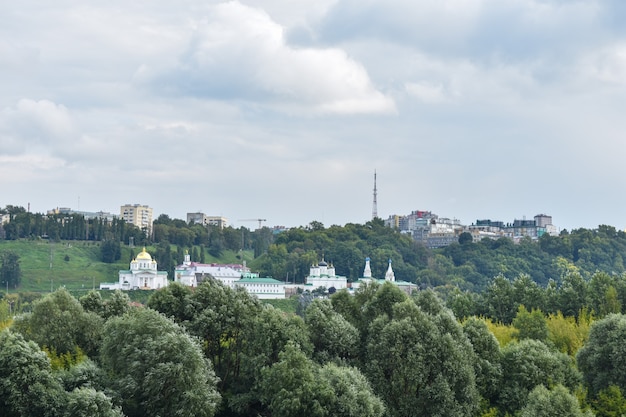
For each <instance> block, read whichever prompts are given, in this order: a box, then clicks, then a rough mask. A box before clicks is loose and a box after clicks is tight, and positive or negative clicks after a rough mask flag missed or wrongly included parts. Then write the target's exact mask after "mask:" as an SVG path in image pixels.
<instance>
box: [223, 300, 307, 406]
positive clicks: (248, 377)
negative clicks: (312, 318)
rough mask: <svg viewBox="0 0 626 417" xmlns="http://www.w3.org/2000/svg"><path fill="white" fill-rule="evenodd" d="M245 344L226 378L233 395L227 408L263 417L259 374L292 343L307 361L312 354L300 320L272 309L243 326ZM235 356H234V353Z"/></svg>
mask: <svg viewBox="0 0 626 417" xmlns="http://www.w3.org/2000/svg"><path fill="white" fill-rule="evenodd" d="M241 339H243V340H244V341H245V343H243V345H242V349H241V353H240V354H239V355H238V356H237V357H236V360H237V361H238V363H237V364H236V366H235V367H234V368H235V370H234V372H233V375H232V376H229V378H228V379H229V381H231V382H230V383H229V384H228V387H227V388H226V389H225V391H226V390H228V391H229V392H230V393H232V396H231V397H230V398H229V401H228V405H229V407H230V409H231V410H233V411H235V412H237V413H239V414H242V415H248V416H257V415H264V414H265V413H266V412H267V404H266V405H263V404H262V403H261V400H260V399H261V397H262V395H261V389H262V387H261V386H260V382H261V379H262V376H261V373H262V370H263V369H266V368H268V367H270V366H272V365H273V364H275V363H277V362H279V360H280V353H281V352H283V351H284V350H285V349H286V346H287V345H288V344H289V343H291V344H293V345H295V346H298V347H299V350H300V352H302V353H303V354H304V355H306V356H307V357H309V356H310V354H311V352H312V351H313V346H312V345H311V342H310V341H309V332H308V329H307V328H306V325H305V324H304V321H303V320H302V318H300V317H299V316H296V315H286V314H284V313H283V312H282V311H280V310H278V309H275V308H274V307H272V306H271V305H264V306H263V309H262V311H261V312H260V313H259V314H257V315H255V316H254V317H253V318H251V320H250V321H249V322H248V323H247V324H246V325H245V327H244V329H243V332H242V337H241ZM235 353H236V352H235Z"/></svg>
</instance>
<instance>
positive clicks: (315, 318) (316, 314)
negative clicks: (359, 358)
mask: <svg viewBox="0 0 626 417" xmlns="http://www.w3.org/2000/svg"><path fill="white" fill-rule="evenodd" d="M305 322H306V324H307V326H308V328H309V333H310V334H311V342H313V346H314V347H315V354H316V358H317V359H318V361H319V362H320V363H325V362H329V361H333V360H334V361H338V362H341V361H347V360H350V359H351V358H354V357H355V356H356V354H358V350H357V346H358V343H359V331H358V330H357V328H356V327H354V326H353V325H352V324H350V323H349V322H348V321H347V320H346V319H345V318H343V316H342V315H341V314H339V313H337V312H336V311H334V310H333V306H332V304H331V302H330V300H321V299H317V300H315V301H313V303H312V304H311V305H309V307H308V308H307V309H306V315H305Z"/></svg>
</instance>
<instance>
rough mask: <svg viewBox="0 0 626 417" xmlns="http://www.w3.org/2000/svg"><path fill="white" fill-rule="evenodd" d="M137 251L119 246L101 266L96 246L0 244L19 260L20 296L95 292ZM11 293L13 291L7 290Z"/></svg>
mask: <svg viewBox="0 0 626 417" xmlns="http://www.w3.org/2000/svg"><path fill="white" fill-rule="evenodd" d="M146 249H147V250H148V252H150V253H152V254H155V253H156V251H157V249H156V247H152V246H148V247H147V248H146ZM140 250H141V248H137V247H135V248H130V247H127V246H122V248H121V252H122V254H121V258H120V260H119V261H117V262H115V263H111V264H108V263H104V262H101V260H100V244H99V243H97V242H89V241H61V242H53V241H48V240H0V252H3V251H13V252H15V253H16V254H18V256H19V257H20V260H19V263H20V269H21V271H22V281H21V285H20V286H19V288H17V290H18V291H20V292H24V291H34V292H48V291H50V289H51V288H55V289H56V288H59V287H61V286H64V287H66V288H67V289H69V290H82V289H84V290H89V289H92V288H98V287H99V285H100V283H101V282H113V281H117V279H118V271H119V270H120V269H128V265H129V262H130V260H131V257H132V256H134V255H135V254H137V253H138V252H139V251H140ZM172 252H173V253H176V247H175V246H172ZM244 258H245V259H251V258H252V255H251V254H250V253H244ZM158 261H159V259H158V258H157V262H158ZM206 262H207V263H213V262H215V263H239V262H241V260H240V259H239V258H237V253H235V252H233V251H223V253H222V256H220V257H219V258H216V257H213V256H210V255H209V254H207V255H206ZM159 269H160V268H159ZM171 278H172V277H171V276H170V279H171ZM11 290H16V289H12V288H9V291H11Z"/></svg>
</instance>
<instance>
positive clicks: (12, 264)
mask: <svg viewBox="0 0 626 417" xmlns="http://www.w3.org/2000/svg"><path fill="white" fill-rule="evenodd" d="M0 264H1V265H0V283H3V284H6V285H7V288H8V287H11V288H15V287H17V286H18V285H19V284H20V281H21V280H22V270H21V268H20V257H19V256H18V255H17V254H16V253H15V252H13V251H3V252H0Z"/></svg>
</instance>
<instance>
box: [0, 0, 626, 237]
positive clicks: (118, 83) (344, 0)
mask: <svg viewBox="0 0 626 417" xmlns="http://www.w3.org/2000/svg"><path fill="white" fill-rule="evenodd" d="M625 21H626V2H623V1H622V0H615V1H609V0H508V1H502V0H439V1H427V0H386V1H382V0H381V1H378V0H315V1H312V0H290V1H278V0H241V1H226V2H220V1H207V0H179V1H175V2H174V1H162V0H137V1H133V2H128V1H126V0H109V1H106V2H85V1H78V0H58V1H54V2H49V1H43V0H21V1H19V2H8V1H5V2H1V3H0V207H4V206H6V205H9V204H11V205H21V206H23V207H27V205H28V204H29V203H30V208H31V211H33V212H46V211H47V210H49V209H52V208H54V207H70V208H72V209H75V210H85V211H99V210H103V211H110V212H112V213H118V212H119V206H120V205H122V204H126V203H131V204H134V203H140V204H146V205H149V206H151V207H153V208H154V211H155V215H158V214H161V213H166V214H168V215H169V216H170V217H175V218H185V217H186V213H187V212H195V211H202V212H204V213H206V214H209V215H222V216H225V217H227V218H228V219H229V220H230V222H231V224H233V225H235V226H236V227H238V226H240V225H244V226H246V227H250V228H255V227H256V225H257V224H256V222H246V221H242V220H243V219H252V218H264V219H267V223H266V225H269V226H273V225H285V226H300V225H306V224H308V223H309V222H311V221H313V220H317V221H321V222H322V223H324V224H325V225H327V226H329V225H332V224H339V225H343V224H345V223H349V222H352V223H363V222H365V221H367V220H369V219H370V218H371V215H372V200H373V198H372V194H373V193H372V191H373V177H374V171H375V170H376V172H377V174H378V214H379V216H380V217H382V218H387V217H388V216H389V215H391V214H408V213H410V212H411V211H413V210H430V211H432V212H434V213H436V214H438V215H439V216H440V217H449V218H457V219H459V220H460V221H461V222H462V223H464V224H471V223H472V222H475V221H476V219H492V220H501V221H505V222H510V221H513V219H521V218H523V217H526V218H532V217H533V216H534V215H536V214H539V213H545V214H548V215H551V216H552V217H553V223H554V224H555V225H556V226H557V227H559V228H560V229H563V228H566V229H572V228H578V227H586V228H594V227H596V226H598V225H599V224H608V225H613V226H615V227H617V228H619V229H623V228H624V227H625V226H626V192H625V191H624V180H625V179H626V163H624V162H625V161H624V160H625V158H626V136H625V134H626V25H624V22H625Z"/></svg>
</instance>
